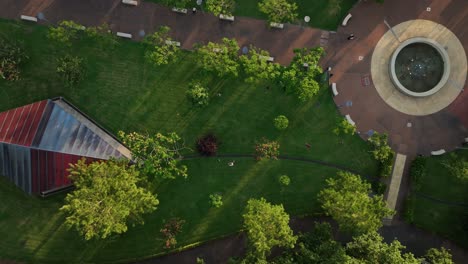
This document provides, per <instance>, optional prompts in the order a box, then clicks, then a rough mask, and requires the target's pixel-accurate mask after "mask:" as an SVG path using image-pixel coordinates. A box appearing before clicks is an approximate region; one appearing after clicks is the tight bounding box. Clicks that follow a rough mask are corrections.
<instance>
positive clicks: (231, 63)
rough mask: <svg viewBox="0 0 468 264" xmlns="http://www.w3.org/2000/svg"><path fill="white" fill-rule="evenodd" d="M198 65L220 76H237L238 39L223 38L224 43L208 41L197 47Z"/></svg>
mask: <svg viewBox="0 0 468 264" xmlns="http://www.w3.org/2000/svg"><path fill="white" fill-rule="evenodd" d="M196 51H197V54H198V60H197V63H198V65H199V66H200V67H201V68H203V69H204V70H206V71H209V72H214V73H216V74H217V75H218V76H219V77H223V76H237V75H238V71H239V62H238V52H239V45H238V44H237V40H236V39H228V38H223V39H222V43H214V42H208V44H206V45H204V46H199V47H197V48H196Z"/></svg>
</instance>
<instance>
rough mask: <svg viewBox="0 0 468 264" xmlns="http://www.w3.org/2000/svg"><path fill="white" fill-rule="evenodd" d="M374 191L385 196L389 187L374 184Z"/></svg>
mask: <svg viewBox="0 0 468 264" xmlns="http://www.w3.org/2000/svg"><path fill="white" fill-rule="evenodd" d="M372 189H373V191H374V192H375V194H377V195H383V194H385V191H386V190H387V185H386V184H385V183H383V182H373V183H372Z"/></svg>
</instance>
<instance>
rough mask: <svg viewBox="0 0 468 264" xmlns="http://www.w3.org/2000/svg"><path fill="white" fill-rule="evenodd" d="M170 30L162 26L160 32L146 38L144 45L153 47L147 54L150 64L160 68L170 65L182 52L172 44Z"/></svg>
mask: <svg viewBox="0 0 468 264" xmlns="http://www.w3.org/2000/svg"><path fill="white" fill-rule="evenodd" d="M170 30H171V29H170V28H169V27H167V26H161V27H159V29H158V31H156V32H154V33H153V34H151V35H148V36H146V37H145V39H144V40H143V43H145V44H146V45H148V46H150V47H151V48H150V49H149V50H147V51H146V53H145V58H146V59H147V60H148V62H150V63H153V64H154V65H157V66H159V65H166V64H169V63H171V62H172V61H174V60H175V59H176V58H177V55H178V53H179V51H180V50H179V48H178V47H177V46H176V45H175V44H174V43H172V42H171V41H172V39H171V38H170V37H169V31H170Z"/></svg>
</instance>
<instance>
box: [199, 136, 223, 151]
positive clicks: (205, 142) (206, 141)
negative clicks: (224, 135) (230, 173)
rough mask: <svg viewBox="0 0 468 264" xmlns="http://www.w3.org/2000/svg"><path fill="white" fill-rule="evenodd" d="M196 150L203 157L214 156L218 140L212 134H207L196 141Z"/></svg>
mask: <svg viewBox="0 0 468 264" xmlns="http://www.w3.org/2000/svg"><path fill="white" fill-rule="evenodd" d="M197 150H198V152H199V153H200V154H202V155H203V156H214V155H216V152H217V151H218V139H217V138H216V136H215V135H213V134H207V135H205V136H203V137H201V138H199V139H198V140H197Z"/></svg>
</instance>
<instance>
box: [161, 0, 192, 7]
mask: <svg viewBox="0 0 468 264" xmlns="http://www.w3.org/2000/svg"><path fill="white" fill-rule="evenodd" d="M188 3H190V0H164V1H163V4H165V5H168V6H172V7H177V8H186V7H187V5H188Z"/></svg>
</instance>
